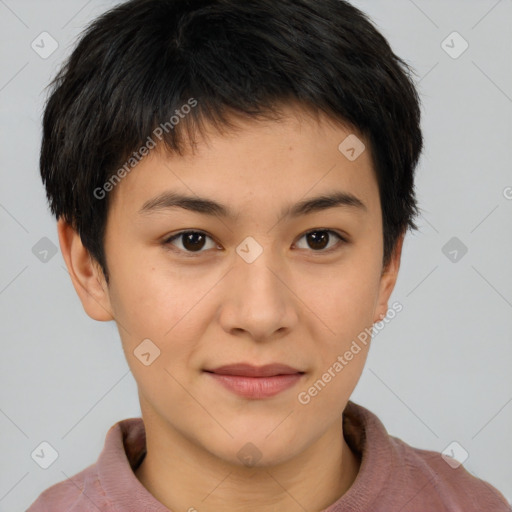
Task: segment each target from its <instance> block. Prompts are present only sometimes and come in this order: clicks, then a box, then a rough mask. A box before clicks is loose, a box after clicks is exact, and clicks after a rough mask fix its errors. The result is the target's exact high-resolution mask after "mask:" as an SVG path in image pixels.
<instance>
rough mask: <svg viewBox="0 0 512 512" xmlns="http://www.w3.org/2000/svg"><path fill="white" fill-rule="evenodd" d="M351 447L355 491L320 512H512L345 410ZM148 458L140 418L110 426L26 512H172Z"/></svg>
mask: <svg viewBox="0 0 512 512" xmlns="http://www.w3.org/2000/svg"><path fill="white" fill-rule="evenodd" d="M343 416H344V425H343V430H344V436H345V439H346V441H347V443H348V444H349V445H350V447H351V448H352V449H353V450H354V451H355V452H358V453H360V454H361V457H362V459H361V467H360V470H359V473H358V475H357V477H356V480H355V481H354V483H353V484H352V486H351V487H350V489H349V490H348V491H347V492H346V493H345V494H344V495H343V496H342V497H341V498H339V499H338V500H337V501H336V502H335V503H333V504H332V505H331V506H329V507H328V508H327V509H325V510H324V511H323V512H399V511H400V512H445V511H446V512H448V511H449V512H473V511H474V512H477V511H478V512H510V511H511V510H512V508H511V507H510V505H508V504H507V502H506V500H505V498H504V497H503V495H502V494H500V492H499V491H498V490H496V489H495V488H494V487H492V486H491V485H490V484H488V483H486V482H484V481H483V480H479V479H478V478H476V477H474V476H472V475H470V474H469V473H468V472H467V471H466V470H465V469H464V468H463V467H462V466H459V467H458V468H456V469H453V468H452V467H451V466H450V465H449V464H448V463H447V462H446V461H445V460H443V458H442V456H441V454H439V453H437V452H433V451H428V450H420V449H418V448H413V447H411V446H409V445H407V444H406V443H404V442H403V441H401V440H400V439H398V438H396V437H393V436H390V435H389V434H388V433H387V432H386V429H385V428H384V426H383V425H382V423H381V422H380V420H379V419H378V418H377V416H375V415H374V414H373V413H371V412H370V411H368V410H367V409H365V408H364V407H361V406H359V405H357V404H355V403H354V402H348V404H347V407H346V408H345V411H344V413H343ZM144 455H145V430H144V423H143V422H142V419H141V418H130V419H126V420H123V421H120V422H118V423H116V424H115V425H113V426H112V427H111V428H110V430H109V431H108V433H107V437H106V440H105V446H104V448H103V451H102V452H101V454H100V456H99V458H98V460H97V462H96V463H95V464H92V465H91V466H89V467H87V468H86V469H84V470H83V471H81V472H80V473H78V474H76V475H75V476H73V477H71V479H70V480H71V481H70V480H69V479H68V480H65V481H63V482H60V483H57V484H55V485H53V486H52V487H50V488H48V489H46V491H44V492H43V493H41V495H40V496H39V497H38V499H37V500H36V501H35V502H34V503H33V504H32V505H31V507H30V508H29V509H28V510H27V512H98V511H101V512H169V509H168V508H166V507H164V506H163V505H162V504H161V503H160V502H159V501H157V500H156V499H155V498H154V497H153V496H152V495H151V494H150V493H149V492H148V491H147V490H146V488H145V487H144V486H143V485H142V484H141V483H140V482H139V481H138V480H137V478H136V476H135V474H134V472H133V470H134V468H136V467H137V465H138V464H140V462H141V461H142V459H143V458H144Z"/></svg>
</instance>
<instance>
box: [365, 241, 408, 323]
mask: <svg viewBox="0 0 512 512" xmlns="http://www.w3.org/2000/svg"><path fill="white" fill-rule="evenodd" d="M404 237H405V232H403V233H402V234H401V235H400V237H399V238H398V240H397V243H396V245H395V249H394V251H393V254H392V256H391V259H390V261H389V263H388V265H387V266H386V268H384V269H383V271H382V275H381V278H380V288H379V297H378V301H377V306H376V308H375V314H374V319H373V322H374V323H375V322H378V321H380V320H382V319H383V318H384V317H385V316H386V314H387V311H388V300H389V297H390V296H391V293H392V291H393V289H394V288H395V284H396V280H397V278H398V270H399V269H400V258H401V256H402V246H403V242H404Z"/></svg>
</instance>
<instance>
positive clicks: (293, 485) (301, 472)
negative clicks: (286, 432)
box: [135, 417, 360, 512]
mask: <svg viewBox="0 0 512 512" xmlns="http://www.w3.org/2000/svg"><path fill="white" fill-rule="evenodd" d="M152 419H153V418H152ZM145 424H146V425H148V426H147V427H146V450H147V454H146V457H145V458H144V460H143V461H142V463H141V465H140V466H139V467H138V468H137V470H136V471H135V475H136V477H137V478H138V479H139V481H140V482H141V483H142V485H144V487H146V489H147V490H148V491H149V492H150V493H151V494H152V495H153V496H154V497H155V498H156V499H157V500H158V501H160V502H161V503H162V504H163V505H165V506H166V507H167V508H169V509H170V510H183V511H189V512H194V511H199V512H216V511H218V510H222V511H223V512H248V511H251V512H252V511H254V510H258V511H261V512H273V511H275V510H279V511H280V512H292V511H293V512H296V511H297V510H301V509H302V510H311V511H321V510H324V509H325V508H327V507H328V506H329V505H331V504H332V503H334V502H335V501H337V500H338V499H339V498H340V497H341V496H342V495H343V494H344V493H345V492H346V491H347V490H348V489H349V487H350V486H351V485H352V483H353V482H354V480H355V478H356V476H357V473H358V471H359V466H360V461H359V459H358V458H357V457H356V455H354V453H353V452H352V451H351V449H350V448H349V446H348V445H347V443H346V442H345V439H344V437H343V434H342V418H341V417H340V420H339V422H336V423H335V424H334V425H333V426H332V427H331V428H330V429H329V430H328V431H326V432H325V433H324V435H322V436H321V437H320V438H319V439H317V440H316V441H315V442H314V443H313V444H312V445H311V446H309V447H308V448H307V449H306V450H305V451H304V452H302V453H301V454H299V455H298V456H297V457H294V458H293V459H290V460H287V461H285V462H282V463H280V464H276V465H273V466H265V467H252V468H250V467H245V466H240V465H234V464H231V463H229V462H226V461H224V460H221V459H219V458H217V457H215V456H214V455H212V454H211V453H210V452H207V451H205V450H204V449H203V448H202V447H199V446H197V445H196V444H194V443H192V442H191V441H190V440H189V439H187V438H186V437H184V436H182V435H181V433H179V432H177V431H173V430H169V425H168V424H166V425H165V430H164V427H163V425H160V426H159V425H158V422H155V421H150V422H146V421H145ZM148 427H149V429H148Z"/></svg>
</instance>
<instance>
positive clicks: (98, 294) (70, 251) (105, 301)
mask: <svg viewBox="0 0 512 512" xmlns="http://www.w3.org/2000/svg"><path fill="white" fill-rule="evenodd" d="M57 231H58V235H59V243H60V248H61V251H62V256H63V258H64V261H65V262H66V266H67V268H68V272H69V275H70V277H71V281H72V283H73V286H74V288H75V290H76V293H77V294H78V297H79V298H80V301H81V302H82V306H83V308H84V310H85V312H86V313H87V315H89V316H90V317H91V318H93V319H94V320H98V321H100V322H106V321H109V320H113V319H114V316H113V314H112V308H111V304H110V296H109V293H108V286H107V284H106V282H105V278H104V276H103V272H102V271H101V268H100V266H99V265H98V264H97V263H96V262H95V261H94V260H93V258H92V257H91V255H90V253H89V251H88V250H87V249H86V248H85V247H84V246H83V244H82V240H81V239H80V236H79V235H78V233H77V232H76V231H75V230H74V229H73V228H72V227H71V226H70V225H69V224H68V223H67V222H65V221H64V220H63V219H59V220H58V222H57Z"/></svg>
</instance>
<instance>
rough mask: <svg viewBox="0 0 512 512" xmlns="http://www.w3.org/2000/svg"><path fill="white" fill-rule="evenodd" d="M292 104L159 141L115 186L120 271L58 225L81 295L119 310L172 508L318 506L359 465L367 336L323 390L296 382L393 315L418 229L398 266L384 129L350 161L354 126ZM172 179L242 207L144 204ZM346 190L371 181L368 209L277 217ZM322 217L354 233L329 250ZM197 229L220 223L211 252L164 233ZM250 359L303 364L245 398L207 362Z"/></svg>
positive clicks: (104, 310)
mask: <svg viewBox="0 0 512 512" xmlns="http://www.w3.org/2000/svg"><path fill="white" fill-rule="evenodd" d="M285 112H286V113H287V116H286V117H285V119H283V120H281V121H261V120H260V121H248V120H238V126H239V128H240V129H239V130H234V131H230V132H229V133H224V134H220V133H218V132H216V131H214V130H213V128H212V129H210V130H209V132H208V138H207V139H203V138H201V140H200V141H199V142H198V143H197V145H196V146H195V152H194V153H192V152H188V153H187V154H186V155H185V156H178V155H171V154H166V153H165V152H164V151H162V150H153V151H152V152H151V153H150V154H149V155H148V156H147V157H145V158H144V159H143V160H142V161H141V162H140V163H139V164H138V165H137V166H136V168H135V169H134V170H133V171H131V173H130V174H129V175H127V176H126V177H125V178H124V179H123V180H122V182H121V183H120V184H118V185H117V187H116V189H115V191H114V192H111V193H112V194H113V196H112V198H111V199H112V202H111V205H110V210H109V216H108V220H107V228H106V236H105V251H106V259H107V265H108V268H109V270H110V283H109V285H108V286H107V284H106V283H105V280H104V278H103V275H102V273H101V270H100V269H99V266H98V265H97V264H96V262H95V261H94V260H93V259H92V258H91V257H90V255H89V253H88V252H87V250H86V249H85V248H84V247H83V245H82V243H81V241H80V238H79V236H78V235H77V234H76V233H75V232H74V231H73V230H72V229H71V228H70V227H69V226H68V225H67V224H66V223H65V222H63V221H62V220H61V221H59V223H58V231H59V240H60V244H61V249H62V253H63V256H64V259H65V261H66V264H67V267H68V270H69V272H70V275H71V278H72V281H73V284H74V287H75V289H76V291H77V293H78V295H79V297H80V299H81V301H82V304H83V307H84V309H85V311H86V313H87V314H88V315H89V316H90V317H91V318H93V319H95V320H99V321H109V320H115V321H116V323H117V325H118V328H119V333H120V336H121V340H122V344H123V349H124V352H125V355H126V358H127V361H128V364H129V366H130V368H131V371H132V373H133V376H134V378H135V380H136V382H137V385H138V390H139V398H140V405H141V412H142V417H143V419H144V423H145V427H146V435H147V455H146V457H145V459H144V461H143V463H142V465H141V466H140V467H139V469H138V470H137V471H136V476H137V478H138V479H139V480H140V481H141V483H142V484H143V485H144V486H145V487H146V488H147V489H148V490H149V491H150V492H151V493H152V494H153V495H154V496H155V497H156V498H157V499H158V500H159V501H161V502H162V503H163V504H164V505H165V506H167V507H168V508H170V509H171V510H176V511H178V510H184V511H185V510H190V511H192V510H194V509H196V510H198V511H199V512H213V511H218V510H223V511H225V512H230V511H237V512H240V511H249V510H250V511H254V510H258V511H262V512H270V511H274V510H280V511H282V512H292V511H293V512H295V511H299V510H300V511H302V510H309V511H320V510H323V509H325V508H327V507H328V506H329V505H330V504H332V503H333V502H335V501H336V500H337V499H339V497H340V496H342V495H343V494H344V493H345V492H346V491H347V490H348V489H349V487H350V486H351V485H352V483H353V482H354V480H355V478H356V476H357V473H358V470H359V466H360V460H359V459H358V456H357V454H355V453H353V452H352V450H351V449H350V448H349V446H348V445H347V443H346V442H345V440H344V438H343V436H342V435H341V433H342V412H343V409H344V408H345V405H346V404H347V401H348V400H349V398H350V395H351V393H352V391H353V390H354V388H355V386H356V384H357V382H358V380H359V377H360V375H361V373H362V370H363V367H364V364H365V361H366V357H367V351H368V347H369V344H368V345H367V346H366V347H364V346H362V350H361V351H360V352H359V353H358V354H357V355H355V356H354V358H353V359H352V360H351V361H350V362H349V363H348V364H347V365H346V366H345V367H344V368H343V371H341V372H340V373H338V374H337V375H336V377H334V378H332V380H331V381H330V382H329V383H328V384H327V385H326V386H325V387H324V389H323V390H322V391H321V392H319V393H318V394H317V396H315V397H313V398H312V399H311V401H310V402H309V403H308V404H306V405H303V404H301V403H300V402H299V401H298V394H299V393H300V392H301V391H307V390H308V388H309V387H310V386H312V384H313V383H314V382H315V381H317V380H318V379H319V378H320V377H321V376H322V374H323V373H324V372H326V371H327V369H328V368H329V367H332V365H333V363H334V362H335V361H336V360H337V357H338V356H339V355H343V354H344V353H345V352H346V351H347V350H348V349H349V347H350V345H351V343H352V341H353V340H355V339H356V338H357V335H358V334H359V333H361V332H362V331H364V329H365V328H370V327H371V326H372V324H373V323H374V322H376V321H378V320H379V319H381V318H382V317H383V316H384V315H385V314H386V311H387V309H388V299H389V297H390V294H391V292H392V290H393V288H394V285H395V282H396V278H397V273H398V269H399V264H400V254H401V248H402V241H403V237H402V238H400V240H399V241H398V243H397V246H396V248H395V252H394V255H393V257H392V259H391V261H390V263H389V265H388V266H387V267H386V268H383V267H382V255H383V235H382V216H381V206H380V200H379V191H378V185H377V181H376V177H375V174H374V171H373V167H372V160H371V154H370V150H369V145H368V144H366V148H367V149H366V151H364V152H363V153H362V154H361V156H359V157H358V158H357V159H356V160H355V161H353V162H351V161H349V160H348V159H347V158H346V157H345V156H344V155H343V154H342V153H341V152H340V151H339V150H338V145H339V144H340V143H341V141H343V140H344V139H345V137H346V136H348V135H349V134H351V133H355V132H354V131H353V130H350V129H349V128H347V127H344V126H341V125H340V124H335V123H334V122H331V121H330V120H329V119H328V118H326V117H324V116H323V115H321V116H320V117H319V118H317V119H315V118H313V117H312V116H309V115H307V114H306V113H305V112H302V111H299V109H297V108H295V107H287V108H286V109H285ZM358 137H359V138H360V139H361V140H364V139H363V137H362V136H360V135H358ZM168 190H170V191H175V192H180V193H184V194H189V195H192V196H194V195H197V196H201V197H206V198H209V199H213V200H215V201H217V202H219V203H222V204H224V205H226V206H228V207H229V208H231V209H232V210H233V211H234V212H236V216H235V218H233V219H227V218H226V219H225V218H221V217H219V216H209V215H205V214H201V213H197V212H192V211H188V210H185V209H180V208H173V209H167V210H160V211H157V212H153V213H151V214H149V213H147V214H140V213H139V210H140V208H141V207H142V205H143V204H144V203H145V202H146V201H147V200H148V199H151V198H153V197H155V196H157V195H158V194H160V193H162V192H164V191H168ZM334 190H338V191H344V192H348V193H351V194H353V195H355V196H357V198H359V199H360V200H361V201H362V202H363V203H364V205H365V206H366V209H363V208H356V207H353V206H341V207H334V208H329V209H326V210H322V211H318V212H314V213H309V214H306V215H302V216H300V217H297V218H287V217H280V216H279V214H280V212H281V209H282V208H283V207H284V206H285V205H289V204H294V203H296V202H298V201H301V200H304V199H308V198H311V197H313V196H317V195H320V194H322V193H331V192H332V191H334ZM318 228H323V230H324V234H325V230H327V229H328V230H332V231H334V232H338V233H340V234H341V235H343V236H345V237H347V239H348V242H346V243H343V242H340V240H339V239H338V238H337V237H336V235H335V234H330V239H329V242H328V246H327V247H325V248H321V249H320V250H316V251H315V246H314V245H313V246H312V245H311V242H308V238H307V237H306V236H305V235H306V234H307V233H309V232H311V231H314V230H315V229H316V230H317V232H318V231H319V229H318ZM183 230H200V231H203V232H205V233H206V234H207V235H208V236H209V237H211V238H206V241H205V243H204V246H203V247H202V248H201V245H200V243H198V242H197V241H196V245H195V246H194V245H192V249H194V247H197V248H199V249H200V252H199V253H198V252H192V254H193V256H187V253H186V247H188V248H189V253H188V254H191V252H190V246H184V245H183V243H184V242H183V238H178V239H176V240H175V241H174V242H172V244H167V246H166V245H165V243H164V242H165V240H166V239H168V238H169V237H170V236H171V235H173V234H176V233H178V232H180V231H183ZM320 231H321V230H320ZM248 236H251V237H253V238H254V239H255V240H256V241H257V242H258V244H259V245H260V246H261V247H262V249H263V253H262V254H261V255H260V256H259V257H258V258H257V259H256V260H255V261H254V262H252V263H247V262H246V261H244V260H243V259H242V258H241V257H240V256H239V255H238V254H237V252H236V248H237V246H239V245H240V243H241V242H242V241H243V240H244V239H245V238H246V237H248ZM185 243H186V242H185ZM172 248H174V250H172ZM332 248H334V249H332ZM329 249H332V250H331V252H328V250H329ZM147 338H149V339H151V340H152V342H153V343H154V344H155V345H156V346H158V348H159V349H160V356H159V357H158V358H156V359H155V360H154V362H153V363H152V364H151V365H149V366H145V365H144V364H142V363H141V361H140V360H139V359H138V358H137V357H135V355H134V350H135V349H136V347H137V346H138V345H139V344H140V343H141V341H142V340H144V339H147ZM236 362H246V363H251V364H253V365H262V364H267V363H271V362H280V363H284V364H288V365H290V366H292V367H295V368H298V369H300V370H302V371H304V372H305V374H304V375H303V377H302V378H301V381H300V382H299V383H298V384H297V385H295V386H294V387H292V388H290V389H288V390H286V391H284V392H282V393H280V394H278V395H276V396H274V397H271V398H265V399H247V398H241V397H239V396H238V395H235V394H233V393H232V392H230V391H229V390H226V389H225V388H224V387H222V386H220V385H219V384H218V383H216V382H212V378H211V376H209V375H208V374H206V373H204V372H203V369H205V368H214V367H217V366H220V365H224V364H231V363H236ZM248 442H250V443H253V444H254V445H255V446H256V447H257V449H258V450H259V452H260V453H261V458H260V459H259V461H258V462H257V463H256V464H255V465H254V466H253V467H247V466H245V465H244V464H243V463H242V462H241V460H239V458H238V456H237V453H238V452H239V450H240V449H241V448H242V447H244V445H245V444H246V443H248ZM298 468H300V471H298Z"/></svg>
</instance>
